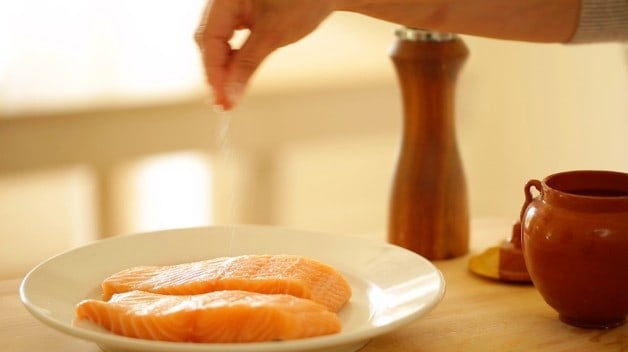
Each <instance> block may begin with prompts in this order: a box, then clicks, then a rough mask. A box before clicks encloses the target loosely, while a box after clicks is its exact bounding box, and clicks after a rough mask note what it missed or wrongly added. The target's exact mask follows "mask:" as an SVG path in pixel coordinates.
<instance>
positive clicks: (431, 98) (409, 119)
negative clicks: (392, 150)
mask: <svg viewBox="0 0 628 352" xmlns="http://www.w3.org/2000/svg"><path fill="white" fill-rule="evenodd" d="M395 34H396V37H397V40H396V43H395V44H394V46H393V48H392V51H391V55H390V56H391V59H392V61H393V63H394V66H395V69H396V71H397V75H398V78H399V83H400V86H401V92H402V98H403V107H404V110H403V111H404V123H403V137H402V141H401V150H400V154H399V159H398V162H397V167H396V171H395V176H394V180H393V187H392V194H391V202H390V214H389V225H388V240H389V242H391V243H393V244H396V245H399V246H402V247H405V248H407V249H410V250H412V251H414V252H416V253H418V254H420V255H422V256H424V257H425V258H427V259H430V260H436V259H447V258H453V257H458V256H461V255H464V254H466V253H467V252H468V247H469V212H468V200H467V189H466V182H465V176H464V170H463V166H462V161H461V159H460V154H459V152H458V145H457V142H456V133H455V120H454V92H455V84H456V77H457V74H458V71H459V70H460V68H461V67H462V65H463V63H464V61H465V60H466V58H467V56H468V53H469V52H468V50H467V47H466V46H465V45H464V43H463V42H462V40H461V39H460V38H459V37H458V36H456V35H454V34H450V33H438V32H431V31H425V30H420V29H413V28H400V29H398V30H397V31H396V33H395Z"/></svg>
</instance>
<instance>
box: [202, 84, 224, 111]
mask: <svg viewBox="0 0 628 352" xmlns="http://www.w3.org/2000/svg"><path fill="white" fill-rule="evenodd" d="M205 104H207V105H211V107H212V109H213V110H214V112H216V113H223V112H225V108H224V107H223V106H222V105H220V104H218V102H217V101H216V93H215V92H214V90H213V89H210V90H209V91H208V92H207V96H206V97H205Z"/></svg>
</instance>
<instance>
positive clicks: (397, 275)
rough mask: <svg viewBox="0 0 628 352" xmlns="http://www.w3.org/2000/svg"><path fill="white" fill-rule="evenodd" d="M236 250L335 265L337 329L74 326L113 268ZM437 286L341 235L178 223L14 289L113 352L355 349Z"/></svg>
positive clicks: (56, 262)
mask: <svg viewBox="0 0 628 352" xmlns="http://www.w3.org/2000/svg"><path fill="white" fill-rule="evenodd" d="M241 254H298V255H303V256H308V257H311V258H314V259H318V260H320V261H322V262H325V263H327V264H330V265H332V266H334V267H335V268H336V269H338V270H339V271H340V272H341V273H342V274H343V275H344V276H345V277H346V278H347V280H348V281H349V284H350V285H351V288H352V289H353V296H352V297H351V300H350V301H349V303H348V304H347V305H346V306H345V307H343V309H342V310H341V311H340V312H339V316H340V319H341V321H342V324H343V330H342V332H340V333H338V334H334V335H328V336H321V337H314V338H307V339H302V340H291V341H281V342H263V343H239V344H201V343H176V342H160V341H151V340H142V339H135V338H128V337H123V336H118V335H114V334H112V333H109V332H107V331H104V330H101V329H97V328H94V327H92V326H91V325H90V324H73V320H74V309H75V306H76V304H77V303H78V302H79V301H81V300H83V299H85V298H98V297H100V293H101V291H100V283H101V281H102V280H103V279H104V278H105V277H107V276H109V275H110V274H112V273H114V272H117V271H119V270H122V269H124V268H128V267H131V266H136V265H162V264H163V265H165V264H175V263H182V262H189V261H195V260H202V259H208V258H212V257H219V256H232V255H241ZM444 292H445V281H444V279H443V277H442V275H441V273H440V272H439V271H438V269H436V268H435V267H434V266H433V265H432V264H431V263H430V262H429V261H428V260H426V259H424V258H423V257H421V256H419V255H417V254H415V253H414V252H411V251H408V250H405V249H403V248H400V247H397V246H393V245H389V244H385V243H381V242H372V241H368V240H364V239H359V238H353V237H348V236H335V235H326V234H319V233H312V232H304V231H294V230H289V229H282V228H276V227H264V226H226V227H202V228H191V229H179V230H169V231H160V232H152V233H143V234H137V235H129V236H121V237H115V238H111V239H106V240H101V241H97V242H94V243H92V244H90V245H87V246H84V247H80V248H77V249H74V250H71V251H68V252H65V253H63V254H60V255H58V256H55V257H53V258H51V259H48V260H47V261H45V262H43V263H42V264H40V265H39V266H37V267H36V268H34V269H33V270H32V271H31V272H30V273H29V274H28V275H27V276H26V277H25V278H24V281H23V282H22V285H21V287H20V297H21V299H22V302H23V303H24V305H25V306H26V308H27V309H28V310H29V311H30V312H31V313H32V314H33V315H34V316H35V317H36V318H38V319H39V320H41V321H42V322H44V323H45V324H47V325H49V326H51V327H53V328H55V329H57V330H60V331H62V332H64V333H67V334H70V335H74V336H77V337H79V338H82V339H86V340H90V341H93V342H95V343H96V344H98V345H99V346H100V347H101V348H103V349H104V350H105V351H111V352H122V351H124V352H130V351H134V352H135V351H147V352H148V351H150V352H161V351H163V352H166V351H167V352H218V351H232V352H253V351H255V352H263V351H321V350H325V351H338V352H340V351H343V352H344V351H355V350H357V349H359V348H360V347H362V346H363V345H365V344H366V343H367V342H368V341H369V340H370V339H371V338H373V337H375V336H378V335H381V334H384V333H386V332H389V331H392V330H394V329H397V328H399V327H400V326H402V325H405V324H408V323H410V322H411V321H413V320H415V319H417V318H418V317H420V316H422V315H424V314H425V313H427V312H428V311H430V310H431V309H432V308H434V307H435V306H436V305H437V304H438V302H440V300H441V299H442V297H443V294H444Z"/></svg>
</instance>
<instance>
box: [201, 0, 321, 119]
mask: <svg viewBox="0 0 628 352" xmlns="http://www.w3.org/2000/svg"><path fill="white" fill-rule="evenodd" d="M332 11H333V9H332V7H331V5H330V0H213V1H212V0H210V1H209V3H208V5H207V9H206V10H205V13H204V15H203V19H202V22H201V24H200V26H199V27H198V29H197V31H196V35H195V39H196V42H197V44H198V46H199V47H200V49H201V53H202V56H203V64H204V66H205V73H206V75H207V81H208V83H209V85H210V87H211V88H212V90H213V93H214V99H215V100H214V104H215V105H217V106H220V107H222V108H223V109H224V110H229V109H231V108H233V107H234V106H235V104H237V101H238V99H239V98H240V97H241V96H242V94H243V92H244V89H245V87H246V86H247V84H248V83H249V81H250V79H251V76H252V75H253V73H254V72H255V71H256V70H257V68H258V67H259V65H260V64H261V63H262V61H263V60H264V59H265V58H266V57H267V56H268V55H269V54H270V53H272V52H273V51H274V50H276V49H278V48H280V47H282V46H285V45H288V44H291V43H293V42H296V41H298V40H299V39H301V38H303V37H305V36H306V35H308V34H309V33H311V32H312V31H313V30H314V29H316V27H317V26H318V25H319V24H320V23H321V22H322V21H323V20H324V19H325V18H327V17H328V16H329V15H330V14H331V13H332ZM239 29H248V30H250V34H249V36H248V38H247V39H246V41H245V43H244V44H243V45H242V47H241V48H240V49H234V48H232V47H231V46H230V45H229V40H230V39H231V38H232V36H233V34H234V33H235V31H236V30H239Z"/></svg>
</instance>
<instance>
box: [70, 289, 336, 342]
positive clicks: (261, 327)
mask: <svg viewBox="0 0 628 352" xmlns="http://www.w3.org/2000/svg"><path fill="white" fill-rule="evenodd" d="M76 314H77V316H78V318H79V319H83V320H88V321H91V322H93V323H95V324H98V325H100V326H102V327H103V328H105V329H107V330H109V331H111V332H113V333H115V334H118V335H123V336H127V337H135V338H141V339H150V340H160V341H174V342H202V343H232V342H262V341H275V340H292V339H300V338H306V337H313V336H320V335H327V334H333V333H337V332H339V331H340V329H341V326H340V320H339V319H338V317H337V315H336V314H335V313H333V312H330V311H329V310H327V308H326V307H325V306H323V305H321V304H318V303H316V302H314V301H311V300H308V299H303V298H298V297H294V296H291V295H284V294H262V293H255V292H247V291H214V292H210V293H205V294H200V295H181V296H171V295H161V294H156V293H149V292H143V291H129V292H125V293H119V294H114V295H113V297H112V298H111V299H110V300H109V301H108V302H105V301H101V300H95V299H89V300H84V301H82V302H81V303H79V304H78V306H77V308H76Z"/></svg>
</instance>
